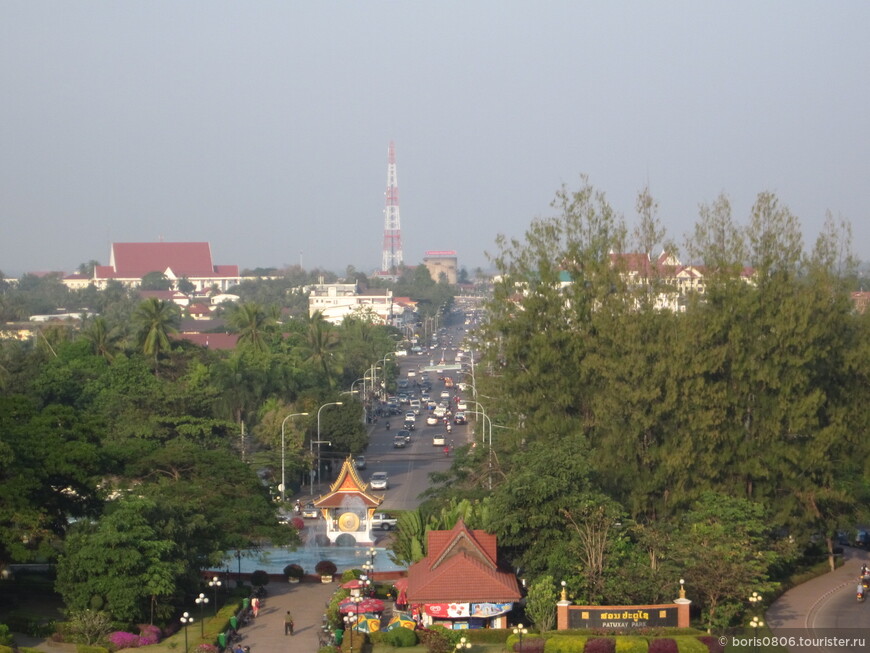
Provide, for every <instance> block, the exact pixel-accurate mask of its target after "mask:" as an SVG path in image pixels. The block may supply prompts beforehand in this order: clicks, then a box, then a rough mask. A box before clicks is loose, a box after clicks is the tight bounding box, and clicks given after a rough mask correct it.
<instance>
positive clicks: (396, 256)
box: [381, 141, 402, 274]
mask: <svg viewBox="0 0 870 653" xmlns="http://www.w3.org/2000/svg"><path fill="white" fill-rule="evenodd" d="M386 196H387V206H386V208H385V209H384V256H383V259H382V263H381V272H383V273H385V274H399V273H400V272H401V268H402V225H401V223H400V221H399V182H398V180H397V177H396V147H395V146H394V145H393V142H392V141H390V148H389V150H388V151H387V192H386Z"/></svg>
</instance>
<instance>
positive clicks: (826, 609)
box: [796, 578, 870, 653]
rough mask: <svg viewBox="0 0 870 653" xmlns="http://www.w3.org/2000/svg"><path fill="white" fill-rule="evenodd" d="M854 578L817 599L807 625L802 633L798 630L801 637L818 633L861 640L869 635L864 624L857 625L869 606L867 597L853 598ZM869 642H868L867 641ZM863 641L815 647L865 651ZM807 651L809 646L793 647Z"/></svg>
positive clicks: (847, 652)
mask: <svg viewBox="0 0 870 653" xmlns="http://www.w3.org/2000/svg"><path fill="white" fill-rule="evenodd" d="M857 590H858V579H857V578H856V579H855V582H853V583H849V584H847V585H846V586H845V587H842V588H840V589H838V590H836V591H835V592H832V593H831V594H829V595H828V596H826V597H824V598H823V599H821V601H820V602H819V604H818V605H817V607H816V609H815V610H814V611H813V612H812V614H811V617H810V620H809V622H810V623H808V624H807V625H808V626H809V628H808V629H807V632H806V633H801V635H803V636H804V637H810V638H821V637H831V636H835V637H843V638H852V637H856V638H861V637H863V638H864V639H865V640H866V639H867V638H868V637H870V633H868V629H867V628H866V627H864V628H860V626H861V625H863V624H866V623H867V622H868V609H870V605H868V603H870V601H865V602H864V603H859V602H858V600H857V593H858V591H857ZM867 644H870V642H867ZM867 648H868V647H867V645H866V644H865V645H864V646H857V645H855V646H840V647H837V648H836V649H832V648H830V647H828V648H818V649H816V650H818V651H820V652H821V651H825V652H828V651H832V650H836V651H837V653H840V652H841V651H842V653H853V652H857V651H867ZM796 650H800V651H801V652H803V651H810V650H812V649H810V648H809V647H806V648H800V649H796Z"/></svg>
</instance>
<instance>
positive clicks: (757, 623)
mask: <svg viewBox="0 0 870 653" xmlns="http://www.w3.org/2000/svg"><path fill="white" fill-rule="evenodd" d="M749 625H750V627H751V628H752V641H753V642H754V644H755V646H754V647H753V648H754V649H755V650H756V651H757V650H758V629H759V628H761V627H763V626H764V622H763V621H762V620H761V619H759V618H758V617H752V619H751V620H750V622H749Z"/></svg>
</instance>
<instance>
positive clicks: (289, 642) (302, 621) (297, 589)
mask: <svg viewBox="0 0 870 653" xmlns="http://www.w3.org/2000/svg"><path fill="white" fill-rule="evenodd" d="M338 588H339V583H338V582H333V583H299V584H291V583H286V582H271V583H269V584H268V585H266V590H267V591H268V595H267V596H266V598H265V599H264V600H263V602H262V604H261V607H260V616H259V617H257V618H256V619H254V620H252V621H251V622H250V623H249V624H248V625H247V626H245V627H243V628H242V629H240V631H239V632H240V633H241V634H242V636H243V639H242V645H243V646H250V647H251V653H280V652H284V651H287V652H289V651H294V652H295V651H306V652H308V653H316V651H317V650H318V648H319V644H318V635H319V634H320V633H321V632H322V630H321V626H322V623H323V615H324V614H325V613H326V604H327V602H328V601H329V599H330V597H331V596H332V595H333V593H334V592H335V591H336V590H338ZM287 610H289V611H290V612H291V613H292V614H293V621H294V622H295V630H294V632H295V634H294V635H293V636H292V637H291V636H290V635H286V636H285V635H284V615H285V614H286V613H287Z"/></svg>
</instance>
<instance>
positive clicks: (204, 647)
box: [193, 644, 218, 653]
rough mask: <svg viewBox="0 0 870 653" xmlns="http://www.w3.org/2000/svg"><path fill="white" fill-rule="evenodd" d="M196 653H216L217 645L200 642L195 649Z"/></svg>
mask: <svg viewBox="0 0 870 653" xmlns="http://www.w3.org/2000/svg"><path fill="white" fill-rule="evenodd" d="M193 650H194V651H196V653H217V650H218V648H217V646H215V645H214V644H200V645H199V646H197V647H196V648H195V649H193Z"/></svg>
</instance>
